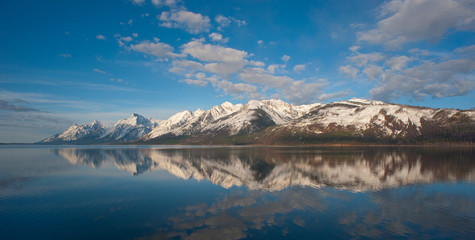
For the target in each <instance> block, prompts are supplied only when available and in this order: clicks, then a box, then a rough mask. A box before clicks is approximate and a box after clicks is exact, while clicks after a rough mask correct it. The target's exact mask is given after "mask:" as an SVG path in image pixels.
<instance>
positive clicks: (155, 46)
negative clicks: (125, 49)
mask: <svg viewBox="0 0 475 240" xmlns="http://www.w3.org/2000/svg"><path fill="white" fill-rule="evenodd" d="M130 49H132V50H134V51H136V52H141V53H145V54H148V55H152V56H155V57H158V58H173V57H177V56H178V55H177V54H175V53H173V47H172V46H170V45H168V44H166V43H162V42H151V41H148V40H145V41H142V42H140V43H138V44H131V45H130Z"/></svg>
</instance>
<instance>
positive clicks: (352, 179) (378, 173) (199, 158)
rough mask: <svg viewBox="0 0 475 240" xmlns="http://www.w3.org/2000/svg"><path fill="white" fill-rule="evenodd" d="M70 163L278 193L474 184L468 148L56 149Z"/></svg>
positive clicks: (471, 155)
mask: <svg viewBox="0 0 475 240" xmlns="http://www.w3.org/2000/svg"><path fill="white" fill-rule="evenodd" d="M54 151H55V153H56V154H57V155H59V156H61V157H63V158H65V159H67V160H68V161H69V162H70V163H72V164H75V165H77V164H81V165H90V166H92V167H94V168H97V167H100V166H101V165H103V164H104V163H106V162H112V163H114V165H115V166H117V168H119V169H121V170H125V171H128V172H130V173H131V174H133V175H138V174H143V173H144V172H147V171H154V170H160V169H164V170H167V171H168V172H170V173H171V174H173V175H175V176H177V177H179V178H183V179H190V178H193V179H196V180H198V181H201V180H203V179H206V180H209V181H211V182H212V183H214V184H217V185H220V186H222V187H224V188H230V187H233V186H245V187H247V188H248V189H250V190H267V191H277V190H282V189H285V188H287V187H290V186H302V187H316V188H319V187H332V188H336V189H344V190H349V191H353V192H364V191H375V190H381V189H387V188H395V187H400V186H406V185H413V184H422V183H433V182H453V181H468V182H475V162H474V161H472V159H473V157H474V154H473V151H472V150H471V149H467V150H465V151H462V150H460V149H457V150H456V151H451V150H435V149H419V148H417V149H383V150H382V149H377V150H375V149H363V150H361V149H352V148H341V149H334V148H332V149H325V148H285V147H271V148H264V147H262V148H184V149H152V148H138V149H100V148H99V149H69V148H68V149H55V150H54Z"/></svg>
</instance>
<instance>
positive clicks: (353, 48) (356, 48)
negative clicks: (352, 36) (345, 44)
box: [349, 46, 361, 52]
mask: <svg viewBox="0 0 475 240" xmlns="http://www.w3.org/2000/svg"><path fill="white" fill-rule="evenodd" d="M360 48H361V47H360V46H351V47H350V48H349V49H350V51H352V52H356V51H358V50H359V49H360Z"/></svg>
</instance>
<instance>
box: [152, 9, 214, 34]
mask: <svg viewBox="0 0 475 240" xmlns="http://www.w3.org/2000/svg"><path fill="white" fill-rule="evenodd" d="M157 18H158V19H159V20H160V21H161V22H160V24H159V25H160V26H162V27H167V28H181V29H184V30H185V31H187V32H189V33H192V34H198V33H201V32H208V31H209V28H210V27H211V24H210V20H209V18H208V17H207V16H203V15H201V14H199V13H193V12H190V11H186V10H180V11H172V12H167V11H165V12H162V13H161V14H160V16H157Z"/></svg>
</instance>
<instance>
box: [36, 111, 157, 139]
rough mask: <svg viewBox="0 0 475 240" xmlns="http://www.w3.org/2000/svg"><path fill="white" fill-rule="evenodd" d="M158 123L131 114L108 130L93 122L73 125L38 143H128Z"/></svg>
mask: <svg viewBox="0 0 475 240" xmlns="http://www.w3.org/2000/svg"><path fill="white" fill-rule="evenodd" d="M159 123H160V121H158V120H155V119H152V118H145V117H143V116H142V115H139V114H137V113H134V114H132V115H131V116H130V117H129V118H127V119H121V120H119V121H118V122H117V123H116V124H114V126H112V127H110V128H106V127H104V126H103V125H102V124H101V123H100V122H98V121H93V122H92V123H89V124H84V125H81V126H79V125H77V124H74V125H72V126H71V127H69V128H68V129H67V130H66V131H64V132H63V133H60V134H57V135H55V136H52V137H49V138H47V139H44V140H43V141H41V142H40V143H45V144H46V143H47V144H53V143H54V144H58V143H80V144H88V143H108V142H128V141H133V140H136V139H138V138H140V137H142V136H143V135H145V134H147V133H149V132H150V131H152V129H153V128H155V127H157V126H158V125H159Z"/></svg>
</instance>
